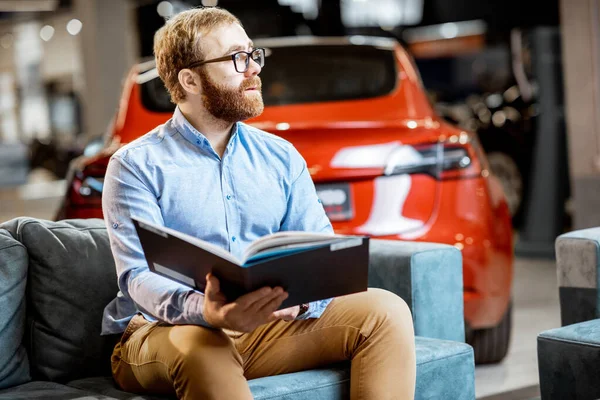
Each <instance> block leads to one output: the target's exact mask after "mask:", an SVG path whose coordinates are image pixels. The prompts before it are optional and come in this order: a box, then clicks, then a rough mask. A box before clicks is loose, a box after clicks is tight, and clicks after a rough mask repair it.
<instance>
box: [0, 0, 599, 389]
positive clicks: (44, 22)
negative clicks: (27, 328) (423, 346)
mask: <svg viewBox="0 0 600 400" xmlns="http://www.w3.org/2000/svg"><path fill="white" fill-rule="evenodd" d="M567 3H568V7H567ZM201 5H204V6H216V5H217V6H220V7H224V8H226V9H228V10H229V11H231V12H233V13H234V14H235V15H236V16H238V17H239V18H240V19H241V21H242V22H243V24H244V27H245V29H246V31H247V32H248V35H249V36H250V37H251V38H268V37H277V36H296V35H315V36H346V35H367V36H384V37H391V38H394V39H396V40H397V41H399V42H400V43H401V44H402V45H403V46H404V47H405V48H406V49H407V50H408V51H409V53H410V54H411V55H412V56H413V57H414V61H415V64H416V66H417V67H418V69H419V72H420V74H421V78H422V80H423V83H424V86H425V89H426V90H427V93H428V95H429V98H430V101H431V103H432V104H433V105H434V107H435V109H436V111H437V113H438V114H439V115H440V116H441V117H443V118H445V119H446V120H448V121H450V122H452V123H454V124H456V125H459V126H460V127H462V128H463V129H466V130H469V131H472V132H476V133H477V135H478V137H479V140H480V142H481V144H482V146H483V148H484V150H485V152H486V153H487V156H488V160H489V163H490V169H491V170H492V172H493V173H494V174H495V175H496V176H497V177H498V178H499V180H500V181H501V183H502V186H503V189H504V192H505V195H506V198H507V202H508V205H509V208H510V212H511V215H512V218H513V226H514V235H515V243H516V245H515V253H516V255H517V262H516V264H515V279H514V284H513V292H514V308H515V309H514V321H513V330H514V332H513V335H512V339H511V340H512V342H511V347H510V350H509V355H508V357H507V358H506V359H505V360H504V361H503V362H502V363H500V364H498V365H492V366H478V367H477V375H476V378H477V385H476V387H477V394H478V398H486V399H492V398H493V399H500V398H507V399H508V398H511V399H512V398H514V399H516V398H531V397H534V396H535V395H536V394H537V390H538V389H537V382H538V380H537V379H538V378H537V364H536V356H535V335H536V333H537V332H540V331H541V330H543V329H547V328H552V327H558V326H560V318H559V311H558V293H557V289H556V288H557V284H556V276H555V269H554V262H553V257H554V251H553V246H554V239H555V238H556V236H557V235H559V234H560V233H562V232H565V231H568V230H573V229H581V228H585V227H591V226H600V207H598V206H597V204H598V202H597V199H598V198H599V196H598V194H599V192H600V133H599V132H598V130H599V128H600V125H599V124H598V123H597V122H598V121H597V119H598V118H599V116H600V114H599V113H598V111H599V107H600V100H599V99H600V67H599V57H600V54H599V50H600V47H599V46H598V43H599V42H600V25H599V20H600V5H599V4H598V2H597V1H596V0H561V1H559V0H529V1H518V0H488V1H478V0H453V1H447V0H202V1H201V0H187V1H178V0H172V1H154V0H0V220H2V221H5V220H8V219H10V218H13V217H16V216H21V215H29V216H33V217H39V218H46V219H53V218H55V215H56V212H57V209H58V207H59V205H60V202H61V199H62V198H63V197H64V194H65V191H66V189H67V182H68V174H69V166H70V163H71V161H72V160H74V159H75V158H76V157H79V156H81V155H82V154H86V152H87V153H89V154H93V153H94V152H96V151H98V149H99V148H100V147H102V145H103V144H104V142H103V138H104V136H105V135H106V132H107V131H108V130H109V129H110V126H111V123H112V121H113V118H114V116H115V113H116V110H117V108H118V106H119V97H120V95H121V91H122V86H123V82H124V79H125V77H126V74H127V72H128V71H129V70H130V68H131V67H132V66H133V65H134V64H136V63H138V62H140V61H144V60H150V59H151V58H152V43H153V35H154V32H155V31H156V30H157V29H158V28H160V27H161V26H162V25H163V24H164V22H165V19H167V18H169V17H170V16H172V15H174V14H175V13H177V12H179V11H181V10H185V9H187V8H189V7H192V6H201Z"/></svg>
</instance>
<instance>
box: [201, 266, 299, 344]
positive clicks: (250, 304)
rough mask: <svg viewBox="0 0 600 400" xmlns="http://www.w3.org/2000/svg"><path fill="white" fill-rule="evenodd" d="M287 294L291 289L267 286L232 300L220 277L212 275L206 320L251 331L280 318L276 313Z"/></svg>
mask: <svg viewBox="0 0 600 400" xmlns="http://www.w3.org/2000/svg"><path fill="white" fill-rule="evenodd" d="M287 297H288V294H287V292H284V291H283V289H282V288H280V287H276V288H270V287H264V288H261V289H258V290H256V291H254V292H251V293H248V294H245V295H243V296H241V297H238V298H237V299H235V300H234V301H232V302H231V303H228V302H227V299H226V297H225V295H224V294H223V293H222V292H221V285H220V283H219V280H218V279H217V278H216V277H215V276H214V275H212V274H208V275H206V289H205V290H204V306H203V316H204V320H205V321H206V322H208V323H209V324H210V325H212V326H214V327H215V328H225V329H231V330H234V331H239V332H251V331H253V330H254V329H256V328H257V327H259V326H260V325H263V324H266V323H268V322H272V321H275V320H277V319H279V318H278V316H277V315H276V314H273V313H274V311H275V310H277V309H278V308H279V306H281V303H282V302H283V301H284V300H285V299H287Z"/></svg>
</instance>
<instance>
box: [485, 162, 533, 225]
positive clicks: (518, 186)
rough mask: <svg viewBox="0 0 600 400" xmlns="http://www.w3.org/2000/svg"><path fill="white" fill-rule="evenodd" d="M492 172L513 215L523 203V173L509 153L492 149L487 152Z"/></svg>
mask: <svg viewBox="0 0 600 400" xmlns="http://www.w3.org/2000/svg"><path fill="white" fill-rule="evenodd" d="M487 159H488V163H489V164H490V169H491V170H492V173H493V174H494V176H496V178H498V180H500V183H501V184H502V189H503V190H504V195H505V196H506V203H507V204H508V209H509V210H510V215H511V216H512V217H514V216H515V215H516V214H517V212H518V211H519V208H520V207H521V204H522V203H523V186H524V184H523V175H522V174H521V171H520V170H519V166H518V165H517V163H516V161H515V160H514V158H512V157H511V156H510V155H508V154H506V153H503V152H499V151H493V152H491V153H488V154H487Z"/></svg>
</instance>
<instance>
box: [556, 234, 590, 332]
mask: <svg viewBox="0 0 600 400" xmlns="http://www.w3.org/2000/svg"><path fill="white" fill-rule="evenodd" d="M555 248H556V268H557V274H558V287H559V289H558V290H559V296H560V314H561V320H562V325H563V326H565V325H571V324H574V323H577V322H583V321H588V320H591V319H595V318H598V317H600V311H599V304H600V299H599V298H598V279H599V277H600V274H599V273H598V269H599V268H600V228H592V229H584V230H579V231H573V232H569V233H566V234H564V235H561V236H559V237H558V238H557V239H556V243H555Z"/></svg>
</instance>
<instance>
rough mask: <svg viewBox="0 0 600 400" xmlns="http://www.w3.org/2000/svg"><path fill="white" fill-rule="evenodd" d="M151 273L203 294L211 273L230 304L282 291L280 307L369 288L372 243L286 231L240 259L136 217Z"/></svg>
mask: <svg viewBox="0 0 600 400" xmlns="http://www.w3.org/2000/svg"><path fill="white" fill-rule="evenodd" d="M132 220H133V223H134V225H135V228H136V231H137V234H138V237H139V239H140V242H141V244H142V249H143V250H144V255H145V257H146V260H147V262H148V266H149V268H150V270H151V271H153V272H155V273H157V274H160V275H162V276H165V277H167V278H169V279H172V280H175V281H177V282H179V283H182V284H184V285H187V286H190V287H192V288H194V289H197V290H199V291H202V292H203V291H204V288H205V286H206V281H205V277H206V274H208V273H209V272H212V273H213V274H214V275H215V276H216V277H217V278H218V279H219V281H220V283H221V291H222V292H223V293H225V295H226V296H227V298H228V300H234V299H235V298H237V297H239V296H241V295H243V294H245V293H248V292H251V291H254V290H257V289H260V288H261V287H264V286H271V287H274V286H282V287H283V288H284V289H285V290H287V291H288V293H289V297H288V298H287V299H286V301H285V302H284V303H283V304H282V308H285V307H290V306H293V305H297V304H301V303H308V302H311V301H315V300H321V299H326V298H330V297H335V296H341V295H345V294H350V293H355V292H359V291H364V290H366V289H367V280H368V265H369V239H368V238H367V237H363V236H346V235H333V234H324V233H311V232H294V231H285V232H277V233H274V234H271V235H267V236H264V237H262V238H259V239H257V240H256V241H254V242H253V243H252V244H250V245H249V246H248V247H247V248H246V250H245V251H244V254H243V256H242V258H241V259H239V258H237V257H235V256H234V255H233V254H231V253H230V252H228V251H227V250H224V249H223V248H221V247H219V246H215V245H214V244H211V243H209V242H206V241H204V240H201V239H199V238H196V237H193V236H190V235H188V234H185V233H183V232H179V231H176V230H173V229H170V228H167V227H164V226H160V225H156V224H153V223H151V222H148V221H144V220H141V219H138V218H132Z"/></svg>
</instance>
